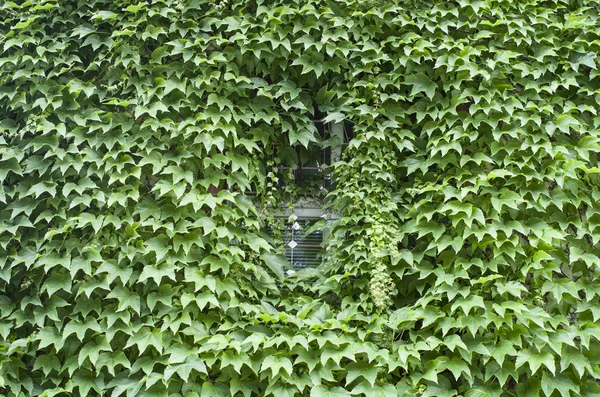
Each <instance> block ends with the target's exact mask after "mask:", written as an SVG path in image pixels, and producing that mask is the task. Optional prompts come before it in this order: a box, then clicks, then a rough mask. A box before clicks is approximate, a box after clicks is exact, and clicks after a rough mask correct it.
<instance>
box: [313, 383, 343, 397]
mask: <svg viewBox="0 0 600 397" xmlns="http://www.w3.org/2000/svg"><path fill="white" fill-rule="evenodd" d="M351 395H352V394H350V392H348V391H347V390H344V389H342V388H341V387H338V386H333V387H327V386H324V385H317V386H315V387H313V388H312V389H310V397H349V396H351Z"/></svg>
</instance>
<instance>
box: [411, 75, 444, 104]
mask: <svg viewBox="0 0 600 397" xmlns="http://www.w3.org/2000/svg"><path fill="white" fill-rule="evenodd" d="M404 84H408V85H412V90H411V92H410V95H411V96H414V95H415V94H417V93H419V92H424V93H425V95H426V96H427V97H428V98H429V99H433V96H434V95H435V90H436V89H437V84H436V83H435V82H433V81H432V80H431V79H430V78H429V77H428V76H427V75H426V74H424V73H416V74H413V75H410V76H408V77H407V78H406V80H405V81H404Z"/></svg>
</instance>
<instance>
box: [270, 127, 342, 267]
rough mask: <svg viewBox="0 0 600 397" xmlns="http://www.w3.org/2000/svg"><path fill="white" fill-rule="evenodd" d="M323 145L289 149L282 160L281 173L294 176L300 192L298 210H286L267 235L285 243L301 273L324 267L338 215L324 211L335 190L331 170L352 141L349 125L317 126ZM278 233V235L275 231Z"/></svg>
mask: <svg viewBox="0 0 600 397" xmlns="http://www.w3.org/2000/svg"><path fill="white" fill-rule="evenodd" d="M317 130H318V131H319V133H320V135H321V142H319V143H315V144H311V145H310V146H309V147H308V148H305V147H303V146H296V147H288V148H285V149H284V151H282V153H280V154H279V157H280V158H281V160H282V165H281V166H280V170H281V171H282V172H285V171H288V172H289V171H290V170H292V172H293V181H294V184H295V185H296V187H297V188H299V190H300V194H299V198H298V200H297V201H296V202H294V203H293V204H294V205H293V207H294V210H293V211H291V210H287V211H286V210H284V209H282V211H281V213H280V214H279V215H278V216H277V217H276V218H277V221H276V223H277V225H271V226H269V227H268V230H267V232H268V233H269V234H270V235H271V236H272V237H275V238H276V239H277V240H279V241H281V242H282V244H283V250H284V251H285V257H286V258H287V259H288V261H289V264H290V269H293V270H301V269H304V268H307V267H317V266H318V265H320V264H321V261H322V258H323V255H324V252H325V246H326V244H327V239H328V235H329V233H328V225H329V224H330V222H331V221H332V220H334V219H337V215H335V214H329V215H328V214H326V213H325V211H324V210H323V198H324V197H325V195H326V193H327V190H328V189H329V188H330V187H331V183H332V180H331V170H330V169H328V166H329V165H331V164H332V163H334V162H336V161H338V160H339V159H340V158H341V154H342V150H343V148H344V147H345V146H346V145H347V143H348V142H349V141H350V139H352V137H353V136H352V129H351V126H350V124H349V123H328V124H327V125H325V124H324V123H320V124H318V123H317ZM274 229H276V230H277V232H276V231H275V230H274Z"/></svg>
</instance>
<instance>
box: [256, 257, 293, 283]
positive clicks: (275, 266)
mask: <svg viewBox="0 0 600 397" xmlns="http://www.w3.org/2000/svg"><path fill="white" fill-rule="evenodd" d="M261 259H262V260H263V262H264V263H265V265H267V267H268V268H269V269H271V271H272V272H273V273H275V275H276V276H277V277H278V278H279V279H280V280H283V278H284V277H285V273H284V269H285V268H286V267H288V266H289V262H288V261H287V259H285V258H284V257H282V256H281V255H276V254H272V253H270V252H264V253H263V254H262V255H261Z"/></svg>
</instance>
